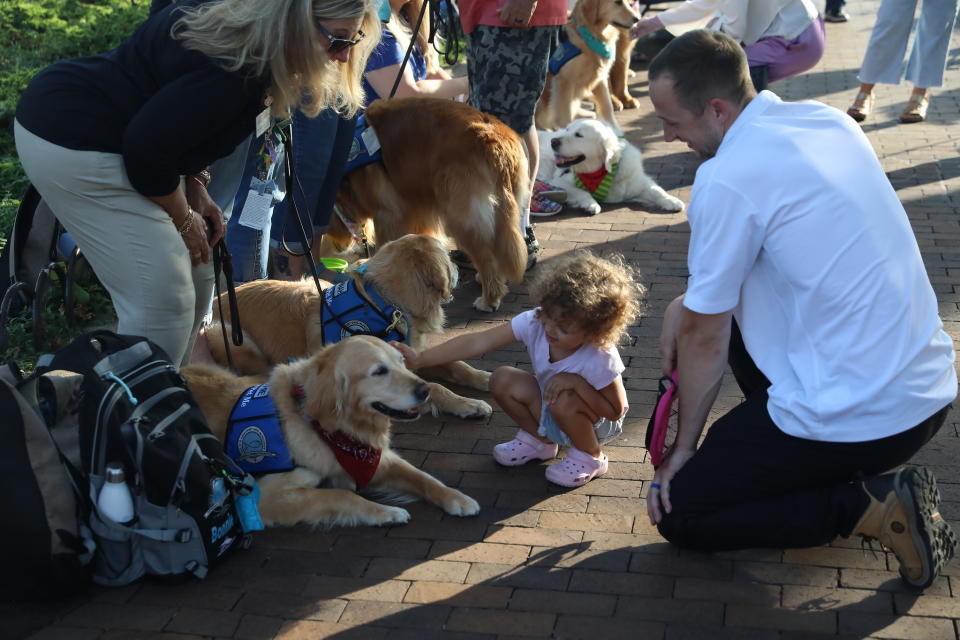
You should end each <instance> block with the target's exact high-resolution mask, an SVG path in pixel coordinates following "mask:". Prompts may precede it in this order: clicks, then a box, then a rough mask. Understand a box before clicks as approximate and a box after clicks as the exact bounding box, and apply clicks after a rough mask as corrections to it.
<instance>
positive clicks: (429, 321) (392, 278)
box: [206, 234, 492, 419]
mask: <svg viewBox="0 0 960 640" xmlns="http://www.w3.org/2000/svg"><path fill="white" fill-rule="evenodd" d="M350 278H351V280H350V282H349V287H347V286H346V285H344V286H341V287H340V289H332V290H331V289H330V288H331V287H336V286H337V285H333V284H332V283H330V282H326V281H323V280H321V281H320V284H321V286H322V287H324V293H325V294H329V302H328V301H326V298H321V296H320V293H318V292H317V287H316V284H315V283H314V282H313V281H312V280H300V281H295V282H291V281H281V280H255V281H253V282H247V283H245V284H242V285H240V286H239V287H237V307H238V309H239V312H240V324H241V325H242V328H243V335H244V342H243V344H242V345H241V346H239V347H232V349H231V355H232V356H233V361H234V365H235V366H236V367H237V370H238V371H239V372H240V373H244V374H266V373H267V372H268V371H269V370H270V369H272V368H273V367H274V366H275V365H278V364H281V363H284V362H287V361H288V360H290V359H292V358H305V357H307V356H309V355H312V354H314V353H316V352H317V351H319V350H320V349H321V348H322V347H323V346H324V345H325V344H332V343H334V342H337V341H339V340H340V339H342V338H344V337H346V336H349V335H351V332H361V333H368V332H374V333H381V334H382V335H381V337H382V338H385V339H389V340H399V341H406V342H407V343H409V344H410V346H412V347H413V348H414V349H418V350H419V349H422V348H424V347H425V346H426V344H425V336H426V335H427V334H431V333H434V334H438V333H441V332H442V331H443V324H444V321H445V315H444V312H443V304H444V303H446V302H449V301H450V300H452V299H453V289H454V287H456V285H457V267H456V265H454V264H453V263H452V262H451V261H450V257H449V255H448V253H447V250H446V248H445V247H444V246H443V244H442V243H441V242H440V241H439V240H437V239H436V238H432V237H430V236H420V235H414V234H409V235H406V236H403V237H402V238H399V239H397V240H394V241H392V242H388V243H387V244H385V245H383V246H382V247H381V248H380V250H379V251H378V252H377V253H375V254H374V256H373V257H372V258H370V259H369V260H367V261H366V262H365V263H364V265H363V267H362V268H361V269H360V270H355V271H352V272H351V275H350ZM341 289H342V290H344V298H347V297H348V296H349V300H351V301H353V302H351V303H348V305H347V306H346V307H342V306H341V304H342V303H341V298H340V297H339V296H338V293H339V291H340V290H341ZM347 289H349V290H347ZM360 304H363V305H364V306H363V307H362V308H357V307H358V306H359V305H360ZM223 312H224V314H225V317H224V318H223V321H224V323H225V324H227V325H229V323H230V310H229V308H228V307H227V306H226V305H224V307H223ZM344 312H347V313H345V314H344ZM397 312H399V313H397ZM214 320H215V321H217V322H219V321H220V320H221V318H220V315H219V309H217V305H214ZM378 322H379V324H375V323H378ZM206 335H207V336H208V342H209V346H210V352H211V355H212V356H213V359H214V360H215V361H216V362H217V363H219V364H221V365H226V364H227V356H226V352H225V350H224V345H223V340H222V339H220V338H221V329H220V326H219V324H217V325H216V326H211V327H209V328H208V329H207V333H206ZM426 373H428V374H429V375H431V376H436V377H440V378H442V379H444V380H449V381H452V382H455V383H458V384H462V385H465V386H469V387H472V388H474V389H478V390H480V391H486V390H487V389H488V387H489V381H490V374H489V373H488V372H486V371H480V370H478V369H474V368H473V367H471V366H470V365H468V364H467V363H465V362H462V361H458V362H453V363H450V364H449V365H444V366H442V367H434V368H431V369H430V370H429V371H428V372H426ZM429 404H430V407H431V409H432V410H433V411H435V412H442V413H447V414H451V415H455V416H457V417H460V418H478V419H479V418H486V417H487V416H489V415H490V414H491V413H492V409H491V408H490V405H489V404H487V403H486V402H484V401H483V400H474V399H471V398H465V397H463V396H460V395H457V394H455V393H453V392H452V391H450V390H449V389H447V388H446V387H444V386H442V385H439V384H436V383H432V384H431V385H430V402H429Z"/></svg>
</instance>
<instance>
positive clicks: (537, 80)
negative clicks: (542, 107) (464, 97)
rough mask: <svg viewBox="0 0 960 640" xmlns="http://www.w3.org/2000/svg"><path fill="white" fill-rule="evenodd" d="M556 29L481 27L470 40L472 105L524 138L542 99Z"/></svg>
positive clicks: (471, 35)
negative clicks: (538, 101) (499, 120)
mask: <svg viewBox="0 0 960 640" xmlns="http://www.w3.org/2000/svg"><path fill="white" fill-rule="evenodd" d="M558 29H559V27H527V28H525V29H515V28H511V27H491V26H487V25H478V26H477V28H476V29H475V30H474V31H473V32H472V33H469V34H467V70H468V71H469V73H470V104H471V105H473V106H474V107H476V108H477V109H479V110H480V111H483V112H484V113H489V114H490V115H493V116H496V117H498V118H500V119H501V120H503V121H504V122H505V123H506V124H507V125H508V126H509V127H510V128H512V129H513V130H514V131H516V132H517V133H526V132H527V131H528V130H529V129H530V125H532V124H533V112H534V110H535V109H536V108H537V100H539V99H540V94H541V93H543V85H544V83H545V82H546V77H547V61H548V60H549V59H550V48H551V46H552V44H553V41H554V39H555V38H556V35H557V31H558Z"/></svg>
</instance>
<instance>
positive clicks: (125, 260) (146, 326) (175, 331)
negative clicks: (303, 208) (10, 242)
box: [14, 122, 213, 364]
mask: <svg viewBox="0 0 960 640" xmlns="http://www.w3.org/2000/svg"><path fill="white" fill-rule="evenodd" d="M14 135H15V137H16V143H17V153H18V154H19V156H20V162H21V163H22V164H23V168H24V170H25V171H26V173H27V176H28V177H29V178H30V181H31V182H32V183H33V185H34V186H35V187H36V188H37V190H38V191H39V192H40V195H42V196H43V199H44V200H45V201H46V202H47V204H48V205H49V206H50V208H51V209H52V210H53V212H54V214H55V215H56V216H57V219H58V220H59V221H60V222H61V223H62V224H63V226H64V228H65V229H66V230H67V231H69V232H70V235H71V236H73V239H74V240H75V241H76V243H77V245H78V246H79V247H80V250H81V251H82V252H83V255H84V257H85V258H86V259H87V261H88V262H89V263H90V266H91V267H93V270H94V272H95V273H96V274H97V277H98V278H99V279H100V281H101V282H102V283H103V285H104V286H105V287H106V288H107V291H109V292H110V297H111V298H113V306H114V308H116V311H117V318H118V320H119V322H118V326H117V332H118V333H122V334H130V335H137V336H144V337H146V338H149V339H150V340H152V341H154V342H155V343H157V344H158V345H159V346H160V347H161V348H163V350H164V351H166V352H167V354H168V355H169V356H170V360H171V361H172V362H173V363H174V364H186V362H187V360H188V358H189V356H190V351H191V349H192V347H193V341H194V340H195V338H196V334H197V329H198V328H199V326H200V322H201V320H202V319H203V315H204V313H205V312H206V310H207V308H208V306H209V304H210V299H211V295H212V290H213V266H212V263H207V264H201V265H200V266H198V267H196V268H191V266H190V256H189V254H188V252H187V248H186V245H184V244H183V240H182V239H181V238H180V234H178V233H177V229H176V227H175V226H174V224H173V222H172V221H171V219H170V216H168V215H167V213H166V211H164V210H163V209H162V208H161V207H160V205H158V204H156V203H154V202H153V201H152V200H149V199H148V198H146V197H144V196H143V195H141V194H140V193H138V192H137V191H136V190H135V189H134V188H133V186H132V185H131V184H130V181H129V180H128V179H127V172H126V170H125V169H124V166H123V157H122V156H120V155H119V154H115V153H101V152H98V151H74V150H72V149H66V148H64V147H60V146H58V145H55V144H52V143H50V142H47V141H46V140H44V139H42V138H40V137H38V136H36V135H34V134H32V133H30V132H29V131H27V130H26V129H24V128H23V127H22V126H21V125H20V123H19V122H15V123H14Z"/></svg>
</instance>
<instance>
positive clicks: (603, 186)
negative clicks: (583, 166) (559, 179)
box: [573, 163, 620, 202]
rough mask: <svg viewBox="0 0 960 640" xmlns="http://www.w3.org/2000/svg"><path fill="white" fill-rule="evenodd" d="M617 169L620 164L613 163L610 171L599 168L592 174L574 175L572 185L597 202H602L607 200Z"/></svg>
mask: <svg viewBox="0 0 960 640" xmlns="http://www.w3.org/2000/svg"><path fill="white" fill-rule="evenodd" d="M619 168H620V163H614V165H613V167H611V169H610V171H607V168H606V167H600V168H599V169H597V170H596V171H594V172H593V173H574V174H573V183H574V184H575V185H577V188H579V189H583V190H584V191H589V192H590V194H591V195H592V196H593V199H594V200H596V201H597V202H603V201H604V200H606V199H607V194H608V193H609V192H610V185H612V184H613V178H614V176H616V175H617V170H618V169H619Z"/></svg>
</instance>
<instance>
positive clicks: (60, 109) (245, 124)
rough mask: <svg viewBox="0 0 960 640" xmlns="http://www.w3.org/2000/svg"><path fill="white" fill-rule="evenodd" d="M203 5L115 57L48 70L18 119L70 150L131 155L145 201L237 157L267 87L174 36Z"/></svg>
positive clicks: (172, 16)
mask: <svg viewBox="0 0 960 640" xmlns="http://www.w3.org/2000/svg"><path fill="white" fill-rule="evenodd" d="M196 4H197V2H196V1H191V0H187V1H185V2H181V3H177V4H173V5H170V6H169V7H168V8H166V9H163V10H162V11H159V12H158V13H156V14H154V15H152V16H150V18H148V19H147V20H146V21H145V22H144V23H143V24H142V25H140V27H138V28H137V30H136V31H135V32H134V33H133V35H131V36H130V37H129V38H127V39H126V40H125V41H124V42H123V43H122V44H121V45H120V46H118V47H117V48H116V49H114V50H113V51H110V52H108V53H104V54H102V55H97V56H90V57H87V58H78V59H75V60H64V61H61V62H58V63H56V64H53V65H52V66H50V67H47V68H46V69H44V70H43V71H41V72H40V73H38V74H37V75H36V76H35V77H34V78H33V80H32V81H31V82H30V85H29V86H28V87H27V89H26V90H25V91H24V93H23V95H22V96H21V98H20V102H19V103H18V104H17V114H16V117H17V121H18V122H19V123H20V124H21V125H22V126H23V127H24V128H26V129H27V130H28V131H30V132H31V133H33V134H35V135H37V136H39V137H41V138H43V139H44V140H47V141H48V142H52V143H53V144H56V145H59V146H61V147H66V148H68V149H74V150H78V151H104V152H108V153H118V154H121V155H122V156H123V162H124V165H125V167H126V170H127V176H128V177H129V179H130V183H131V184H132V185H133V187H134V188H135V189H136V190H137V191H139V192H140V193H142V194H143V195H145V196H161V195H166V194H169V193H171V192H173V191H174V190H175V189H176V188H177V186H178V184H179V181H180V176H181V175H188V174H192V173H196V172H198V171H200V170H201V169H203V168H204V167H206V166H207V165H209V164H210V163H211V162H213V161H214V160H217V159H218V158H221V157H223V156H226V155H227V154H229V153H230V152H231V151H233V149H234V148H235V147H236V146H237V145H238V144H239V143H240V142H242V141H243V140H244V138H246V137H247V136H248V135H249V134H250V133H251V132H252V131H254V129H255V126H256V125H255V122H256V116H257V114H258V113H260V112H261V111H263V109H264V96H265V82H264V81H263V80H261V79H258V78H254V77H250V76H249V75H248V74H246V73H244V72H243V71H236V72H228V71H226V70H224V69H223V68H222V67H221V66H219V64H218V62H217V61H216V60H214V59H211V58H209V57H207V56H206V55H204V54H202V53H200V52H198V51H188V50H186V49H184V48H183V43H182V41H180V40H175V39H173V38H172V37H171V35H170V30H171V27H172V26H173V23H174V22H176V20H177V19H178V18H180V17H181V15H182V11H183V9H184V7H191V6H194V5H196Z"/></svg>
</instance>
